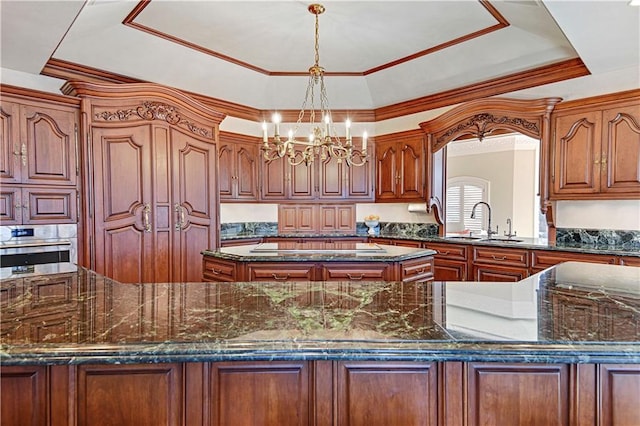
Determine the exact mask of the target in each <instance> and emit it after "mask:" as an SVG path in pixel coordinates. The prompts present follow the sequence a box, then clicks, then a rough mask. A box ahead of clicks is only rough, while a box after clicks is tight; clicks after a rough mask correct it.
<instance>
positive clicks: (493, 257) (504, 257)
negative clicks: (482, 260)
mask: <svg viewBox="0 0 640 426" xmlns="http://www.w3.org/2000/svg"><path fill="white" fill-rule="evenodd" d="M491 258H492V259H493V260H507V256H502V257H496V256H494V255H491Z"/></svg>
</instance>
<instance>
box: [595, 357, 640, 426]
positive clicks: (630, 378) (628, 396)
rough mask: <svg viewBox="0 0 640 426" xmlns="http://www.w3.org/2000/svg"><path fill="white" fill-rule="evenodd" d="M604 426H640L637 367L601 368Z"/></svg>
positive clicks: (638, 374) (601, 400)
mask: <svg viewBox="0 0 640 426" xmlns="http://www.w3.org/2000/svg"><path fill="white" fill-rule="evenodd" d="M599 368H600V377H601V378H602V380H601V384H600V395H601V397H600V402H601V409H602V414H601V416H602V418H601V422H600V424H603V425H638V424H640V404H638V395H640V368H639V367H638V366H637V365H624V364H623V365H612V364H603V365H600V366H599Z"/></svg>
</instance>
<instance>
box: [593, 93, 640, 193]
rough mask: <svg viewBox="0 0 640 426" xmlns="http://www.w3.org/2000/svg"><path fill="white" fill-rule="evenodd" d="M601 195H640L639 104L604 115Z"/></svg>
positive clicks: (608, 111) (607, 112) (613, 110)
mask: <svg viewBox="0 0 640 426" xmlns="http://www.w3.org/2000/svg"><path fill="white" fill-rule="evenodd" d="M602 121H603V123H604V126H606V128H605V129H603V133H604V136H603V139H602V144H603V146H602V154H601V155H602V158H606V162H605V163H602V171H603V172H604V175H603V177H602V182H601V187H600V190H601V192H609V193H635V194H636V195H638V194H640V105H634V106H630V107H626V108H616V109H612V110H606V111H604V113H603V120H602Z"/></svg>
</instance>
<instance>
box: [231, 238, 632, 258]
mask: <svg viewBox="0 0 640 426" xmlns="http://www.w3.org/2000/svg"><path fill="white" fill-rule="evenodd" d="M265 237H278V238H333V237H365V238H366V237H374V238H388V239H394V240H411V241H422V242H433V243H447V244H464V245H472V246H485V247H487V246H488V247H509V248H523V249H533V250H550V251H565V252H573V253H585V254H610V255H614V256H633V257H640V250H633V249H629V248H620V247H612V246H596V245H592V244H580V243H574V244H570V245H568V244H561V245H557V244H556V245H552V244H548V243H547V242H546V240H540V241H538V240H537V239H534V238H527V239H526V240H525V241H523V242H504V241H500V240H494V241H480V240H466V239H459V240H456V239H453V238H447V237H440V236H415V235H406V234H387V233H380V234H376V235H369V234H359V233H351V234H334V233H332V234H318V233H315V234H314V233H300V234H297V233H296V234H262V235H260V234H236V235H224V236H221V237H220V240H221V241H228V240H242V239H252V238H265Z"/></svg>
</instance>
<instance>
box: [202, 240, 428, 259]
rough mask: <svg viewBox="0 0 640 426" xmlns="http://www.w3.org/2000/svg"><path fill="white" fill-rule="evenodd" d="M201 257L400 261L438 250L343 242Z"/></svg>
mask: <svg viewBox="0 0 640 426" xmlns="http://www.w3.org/2000/svg"><path fill="white" fill-rule="evenodd" d="M202 254H203V255H204V256H211V257H216V258H220V259H228V260H235V261H244V262H260V261H268V262H306V261H316V262H344V261H349V262H354V261H356V262H398V261H403V260H410V259H417V258H420V257H426V256H433V255H434V254H436V251H435V250H430V249H424V248H413V247H402V246H391V245H385V244H376V243H356V242H340V243H337V246H336V247H335V248H324V247H316V246H315V245H314V243H312V242H307V243H290V242H276V243H261V244H249V245H240V246H233V247H221V248H219V249H217V250H205V251H203V252H202Z"/></svg>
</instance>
